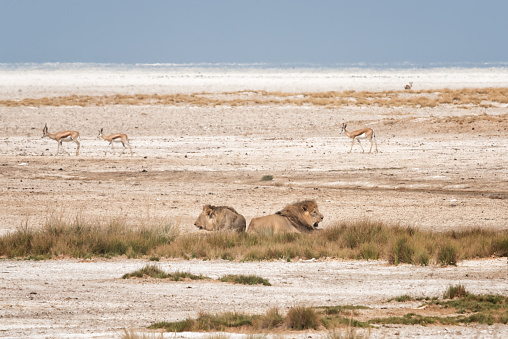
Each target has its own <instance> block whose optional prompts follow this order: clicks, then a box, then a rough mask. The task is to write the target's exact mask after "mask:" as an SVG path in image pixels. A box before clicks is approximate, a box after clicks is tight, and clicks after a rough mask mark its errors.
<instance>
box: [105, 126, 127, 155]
mask: <svg viewBox="0 0 508 339" xmlns="http://www.w3.org/2000/svg"><path fill="white" fill-rule="evenodd" d="M103 131H104V128H101V129H100V131H99V135H98V136H97V139H104V140H106V141H109V145H111V150H112V151H113V155H114V154H115V147H114V146H113V143H115V142H119V143H122V146H123V149H122V153H121V154H120V156H121V155H122V154H123V152H124V151H125V148H126V147H125V145H127V146H129V149H130V150H131V156H132V147H131V145H130V144H129V138H128V137H127V135H126V134H122V133H114V134H110V135H104V133H103ZM107 153H108V149H107V148H106V152H104V155H106V154H107Z"/></svg>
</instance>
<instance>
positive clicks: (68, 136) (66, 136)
mask: <svg viewBox="0 0 508 339" xmlns="http://www.w3.org/2000/svg"><path fill="white" fill-rule="evenodd" d="M42 137H43V138H45V137H48V138H50V139H53V140H56V142H57V143H58V147H57V149H56V154H55V156H56V155H58V154H59V153H60V146H62V150H63V151H64V152H65V153H67V154H68V155H70V154H69V152H67V151H66V150H65V149H64V147H63V145H62V142H63V141H65V142H70V141H74V142H75V143H76V145H78V148H77V149H76V155H79V148H80V147H81V145H80V143H79V140H80V138H79V132H76V131H65V132H57V133H55V134H52V133H49V131H48V124H45V125H44V128H43V129H42Z"/></svg>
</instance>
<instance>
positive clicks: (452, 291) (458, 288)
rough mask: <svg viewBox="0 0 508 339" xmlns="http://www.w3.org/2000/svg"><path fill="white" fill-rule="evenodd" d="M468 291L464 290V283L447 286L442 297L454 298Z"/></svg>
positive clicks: (465, 294)
mask: <svg viewBox="0 0 508 339" xmlns="http://www.w3.org/2000/svg"><path fill="white" fill-rule="evenodd" d="M468 294H469V293H468V292H467V291H466V288H465V287H464V285H455V286H452V285H450V286H448V289H447V290H446V291H445V292H444V294H443V298H445V299H455V298H462V297H465V296H467V295H468Z"/></svg>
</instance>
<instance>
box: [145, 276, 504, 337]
mask: <svg viewBox="0 0 508 339" xmlns="http://www.w3.org/2000/svg"><path fill="white" fill-rule="evenodd" d="M451 289H453V290H458V291H461V294H460V295H461V296H460V297H458V296H457V295H455V299H441V300H439V299H437V298H432V299H430V298H426V299H430V301H427V302H425V303H424V304H423V306H433V313H434V314H435V313H436V312H437V311H439V309H442V310H443V314H450V309H452V311H453V312H452V314H455V315H452V316H439V315H432V316H429V315H426V314H425V308H421V309H418V310H413V309H412V310H411V311H410V312H408V313H406V314H404V315H402V316H398V317H385V318H382V317H378V315H379V312H382V310H380V309H375V310H371V309H369V308H368V307H364V306H347V305H346V306H326V307H304V306H295V307H292V308H290V309H289V310H288V312H287V314H286V315H285V316H284V315H282V314H281V313H280V312H279V310H278V309H277V308H271V309H269V310H268V311H267V312H266V313H265V314H260V315H248V314H244V313H238V312H223V313H218V314H209V313H204V312H200V313H199V314H198V317H197V318H196V319H191V318H187V319H186V320H183V321H178V322H159V323H155V324H153V325H151V326H150V328H151V329H164V330H165V331H168V332H183V331H190V332H198V331H228V330H229V331H233V330H234V331H237V332H247V333H252V331H259V330H271V329H278V330H282V331H284V330H287V331H295V330H296V331H301V330H308V329H313V330H323V329H326V330H332V332H330V333H331V334H333V333H335V331H334V330H335V329H344V328H347V329H351V328H370V327H371V325H372V324H401V325H422V326H426V325H429V324H440V325H460V324H470V323H479V324H489V325H491V324H494V323H501V324H507V323H508V297H504V296H500V295H475V294H471V293H468V292H467V291H465V289H464V287H463V286H460V285H459V286H450V287H449V288H448V290H447V292H446V293H445V295H447V294H448V292H449V290H451ZM401 299H402V300H401V301H408V300H409V299H408V298H406V297H404V298H401ZM411 300H414V299H412V298H411ZM445 309H446V310H445ZM358 310H363V312H362V314H359V313H358V312H357V311H358ZM436 310H437V311H436ZM416 312H418V313H416ZM438 313H439V312H438ZM358 316H361V317H362V319H364V320H358V319H355V318H357V317H358ZM360 334H361V333H360Z"/></svg>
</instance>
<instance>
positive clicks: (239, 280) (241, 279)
mask: <svg viewBox="0 0 508 339" xmlns="http://www.w3.org/2000/svg"><path fill="white" fill-rule="evenodd" d="M219 280H220V281H222V282H232V283H235V284H243V285H264V286H272V284H270V282H269V281H268V280H266V279H265V278H261V277H258V276H256V275H242V274H240V275H238V274H228V275H225V276H223V277H222V278H220V279H219Z"/></svg>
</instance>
